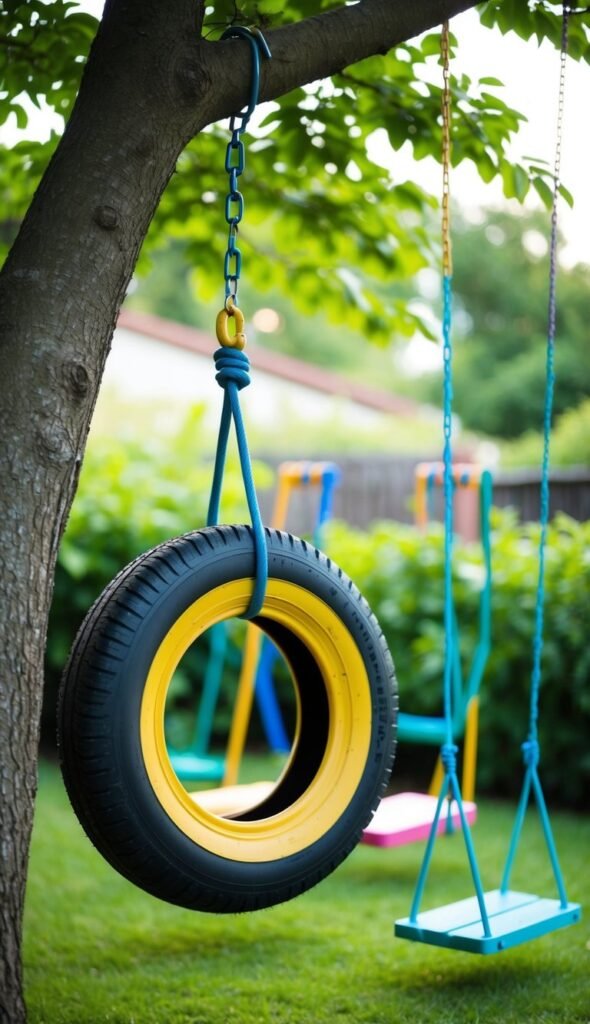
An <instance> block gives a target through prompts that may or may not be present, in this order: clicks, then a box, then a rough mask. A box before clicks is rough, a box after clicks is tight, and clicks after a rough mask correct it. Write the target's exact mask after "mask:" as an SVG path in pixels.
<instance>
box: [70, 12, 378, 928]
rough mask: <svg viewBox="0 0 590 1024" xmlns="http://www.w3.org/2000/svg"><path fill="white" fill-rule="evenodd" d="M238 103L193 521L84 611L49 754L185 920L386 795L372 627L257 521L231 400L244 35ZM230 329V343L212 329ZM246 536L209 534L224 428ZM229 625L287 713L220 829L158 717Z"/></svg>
mask: <svg viewBox="0 0 590 1024" xmlns="http://www.w3.org/2000/svg"><path fill="white" fill-rule="evenodd" d="M226 35H229V36H231V37H238V38H244V39H247V41H248V42H249V44H250V50H251V54H252V62H253V82H252V92H251V98H250V103H249V106H248V108H247V110H246V112H245V113H243V114H242V115H238V118H241V123H239V124H238V125H237V126H236V122H237V121H238V118H233V119H232V121H231V126H230V130H231V140H230V142H229V144H228V149H227V156H226V169H227V170H228V172H229V177H230V187H229V194H228V196H227V199H226V219H227V221H228V223H229V244H228V251H227V254H226V257H225V264H224V276H225V282H226V289H225V294H226V301H225V305H224V309H223V310H222V311H221V313H220V314H219V316H218V318H217V336H218V339H219V341H220V342H221V348H220V349H218V350H217V352H216V353H215V362H216V368H217V378H216V379H217V380H218V382H219V383H220V384H221V386H222V387H223V388H224V402H223V410H222V415H221V425H220V431H219V440H218V447H217V454H216V460H215V469H214V474H213V484H212V491H211V501H210V506H209V515H208V525H207V527H206V528H204V529H201V530H197V531H195V532H193V533H188V534H186V535H185V536H183V537H180V538H177V539H175V540H171V541H168V542H166V543H164V544H161V545H160V546H159V547H157V548H155V549H154V550H152V551H149V552H148V553H146V554H144V555H142V556H140V557H139V558H138V559H137V560H136V561H134V562H132V563H131V565H129V566H127V568H125V569H123V571H122V572H121V573H120V574H119V575H118V576H117V577H116V579H114V580H113V581H112V583H110V584H109V586H108V587H107V588H106V590H105V591H104V593H103V594H102V595H101V597H99V599H98V600H97V602H96V603H95V605H94V607H93V608H92V609H91V610H90V612H89V613H88V615H87V617H86V620H85V621H84V623H83V625H82V627H81V629H80V632H79V634H78V636H77V638H76V641H75V643H74V647H73V650H72V652H71V654H70V659H69V662H68V665H67V667H66V670H65V673H64V679H63V683H62V689H61V694H60V706H59V715H58V718H59V730H58V731H59V736H58V739H59V747H60V756H61V762H62V769H63V775H64V779H65V783H66V787H67V790H68V793H69V796H70V799H71V802H72V805H73V807H74V810H75V812H76V814H77V816H78V818H79V819H80V822H81V824H82V826H83V828H84V829H85V831H86V833H87V835H88V836H89V838H90V839H91V840H92V842H93V843H94V845H95V846H96V847H97V849H98V850H99V851H100V852H101V853H102V854H103V856H104V857H105V858H106V859H107V860H108V861H109V862H110V864H111V865H112V866H113V867H114V868H116V869H117V870H118V871H119V872H120V873H121V874H122V875H124V876H125V877H126V878H128V879H129V880H130V881H132V882H134V883H135V884H136V885H138V886H140V887H141V888H142V889H145V890H146V891H147V892H149V893H151V894H152V895H154V896H157V897H159V898H161V899H164V900H167V901H168V902H170V903H174V904H177V905H179V906H183V907H187V908H189V909H193V910H202V911H210V912H214V913H232V912H238V911H246V910H257V909H260V908H262V907H267V906H271V905H273V904H276V903H280V902H282V901H284V900H287V899H290V898H291V897H293V896H296V895H298V894H299V893H302V892H304V891H305V890H307V889H309V888H311V886H313V885H315V884H316V883H317V882H319V881H320V880H321V879H322V878H324V877H325V876H326V875H328V874H329V873H330V872H331V871H333V870H334V868H335V867H336V866H337V865H338V864H339V863H340V862H341V861H342V860H343V859H344V858H345V857H346V856H347V854H348V853H350V851H351V850H352V849H353V847H354V846H355V845H356V844H357V842H358V841H359V840H360V838H361V834H362V830H363V828H364V827H365V826H366V825H367V823H368V821H369V820H370V818H371V817H372V814H373V812H374V810H375V808H376V806H377V804H378V802H379V799H380V796H381V794H382V792H383V791H384V789H385V786H386V784H387V780H388V778H389V774H390V772H391V766H392V762H393V755H394V746H395V737H394V732H395V718H396V698H395V678H394V671H393V664H392V661H391V657H390V655H389V652H388V649H387V646H386V643H385V640H384V637H383V634H382V632H381V630H380V628H379V625H378V623H377V620H376V619H375V616H374V615H373V614H372V612H371V610H370V608H369V606H368V605H367V603H366V601H365V600H364V599H363V597H362V596H361V594H360V592H359V591H358V589H357V588H356V587H355V586H354V585H353V583H352V582H351V581H350V580H349V579H348V578H347V577H346V576H345V575H344V574H343V573H342V571H341V570H340V569H339V568H338V567H337V566H336V565H334V563H333V562H331V561H330V560H329V559H328V558H326V557H325V556H324V555H323V554H322V553H321V552H320V551H318V550H317V549H316V548H314V547H312V546H310V545H308V544H307V543H306V542H305V541H303V540H300V539H298V538H296V537H293V536H291V535H290V534H287V533H282V532H280V531H278V530H269V529H265V528H264V527H263V526H262V523H261V519H260V512H259V509H258V502H257V498H256V492H255V489H254V484H253V480H252V472H251V466H250V459H249V453H248V446H247V441H246V436H245V432H244V426H243V422H242V418H241V412H240V406H239V398H238V392H239V390H240V389H241V388H242V387H244V386H245V385H246V384H247V383H249V377H248V368H249V364H248V360H247V358H246V356H245V354H244V353H243V352H242V351H241V349H242V348H243V345H244V343H245V337H244V335H243V316H242V314H241V312H240V310H239V308H238V306H237V285H238V278H239V273H240V269H241V253H240V252H239V250H238V248H237V245H236V238H237V225H238V221H239V220H240V219H241V215H242V212H243V200H242V196H241V193H240V192H239V191H238V188H237V184H238V182H237V178H238V175H239V174H240V173H241V171H242V170H243V166H244V144H243V142H242V140H241V138H240V136H241V135H242V133H243V132H244V130H245V128H246V125H247V123H248V119H249V117H250V114H251V113H252V111H253V109H254V107H255V105H256V100H257V96H258V80H259V60H260V52H262V53H263V55H266V56H270V53H269V52H268V48H267V46H266V42H265V41H264V40H263V38H262V36H261V35H260V34H259V33H256V34H253V33H250V32H248V30H246V29H240V28H233V29H231V30H228V33H226ZM230 318H233V320H234V321H235V328H236V333H235V334H234V335H232V336H230V335H229V331H228V320H229V319H230ZM232 419H233V421H234V425H235V431H236V437H237V442H238V449H239V454H240V462H241V467H242V474H243V477H244V486H245V490H246V496H247V499H248V506H249V510H250V516H251V520H252V526H251V527H250V526H218V525H215V524H216V523H217V521H218V509H219V500H220V494H221V485H222V479H223V470H224V463H225V453H226V448H227V441H228V435H229V429H230V426H231V421H232ZM234 616H238V617H242V618H246V619H249V620H250V621H252V622H253V623H254V624H255V625H256V626H258V627H260V629H262V630H263V631H264V633H266V634H267V635H268V636H269V637H270V639H271V640H272V641H273V643H275V644H276V645H277V646H278V647H279V649H280V650H281V652H282V653H283V655H284V656H285V658H286V660H287V662H288V664H289V667H290V669H291V673H292V677H293V682H294V687H295V691H296V700H297V727H296V731H295V740H294V743H293V747H292V750H291V752H290V756H289V758H288V761H287V764H286V766H285V768H284V770H283V773H282V775H281V776H280V778H279V779H278V781H277V783H276V784H275V786H274V788H273V790H272V792H270V793H269V794H268V795H267V796H266V798H265V799H264V800H263V801H262V802H261V803H259V804H258V805H257V806H254V807H252V806H250V807H249V808H248V809H246V810H244V811H242V812H241V813H239V814H237V815H232V816H231V817H224V816H222V815H221V814H215V813H213V812H212V811H211V810H210V809H207V808H206V807H205V806H202V805H201V804H200V803H199V795H198V794H191V793H189V792H187V790H186V789H185V788H184V786H183V785H182V784H181V782H180V780H179V779H178V778H177V776H176V775H175V773H174V769H173V767H172V763H171V760H170V756H169V754H168V751H167V748H166V739H165V733H164V708H165V702H166V693H167V689H168V686H169V684H170V681H171V678H172V675H173V673H174V670H175V668H176V666H177V665H178V663H179V661H180V660H181V658H182V656H183V654H184V653H185V651H186V650H187V649H188V648H189V647H190V645H191V644H192V643H193V642H194V641H195V640H196V638H197V637H198V636H199V635H201V634H202V633H203V632H204V631H205V630H206V629H208V628H209V627H210V626H212V625H214V624H215V623H217V622H221V621H224V620H226V619H229V618H231V617H234Z"/></svg>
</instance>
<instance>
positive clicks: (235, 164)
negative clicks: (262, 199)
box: [221, 26, 271, 305]
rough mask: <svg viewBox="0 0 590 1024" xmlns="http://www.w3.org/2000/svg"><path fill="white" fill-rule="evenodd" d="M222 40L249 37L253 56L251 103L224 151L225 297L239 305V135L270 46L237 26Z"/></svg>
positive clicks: (242, 160) (242, 157) (242, 153)
mask: <svg viewBox="0 0 590 1024" xmlns="http://www.w3.org/2000/svg"><path fill="white" fill-rule="evenodd" d="M221 38H222V39H247V40H248V42H249V43H250V52H251V57H252V85H251V89H250V99H249V101H248V106H247V107H246V109H245V110H244V111H242V112H241V113H240V114H234V116H233V117H232V118H231V120H230V126H229V130H230V132H231V138H230V140H229V142H228V144H227V150H226V153H225V170H226V171H227V173H228V175H229V189H228V193H227V195H226V197H225V219H226V222H227V224H228V237H227V249H226V252H225V257H224V260H223V277H224V280H225V299H226V302H227V300H228V299H231V300H232V302H233V303H234V304H236V305H237V300H238V282H239V280H240V274H241V272H242V253H241V250H240V247H239V245H238V233H239V227H238V225H239V223H240V221H241V220H242V217H243V216H244V197H243V195H242V193H241V192H240V190H239V188H238V178H239V177H240V175H241V174H242V172H243V170H244V167H245V166H246V150H245V147H244V143H243V142H242V140H241V138H240V136H241V135H243V133H244V132H245V131H246V128H247V127H248V122H249V120H250V117H251V115H252V113H253V111H254V109H255V107H256V103H257V102H258V90H259V87H260V54H261V53H262V55H263V56H264V57H270V55H271V53H270V49H269V47H268V43H267V42H266V39H265V38H264V36H263V35H262V33H261V32H258V31H256V30H254V29H253V30H250V29H247V28H243V27H242V26H234V27H232V28H228V29H226V31H225V32H224V33H223V35H222V36H221Z"/></svg>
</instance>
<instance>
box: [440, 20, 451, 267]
mask: <svg viewBox="0 0 590 1024" xmlns="http://www.w3.org/2000/svg"><path fill="white" fill-rule="evenodd" d="M440 52H441V58H442V68H443V90H442V166H443V188H442V264H443V274H444V275H445V277H451V275H452V273H453V256H452V250H451V211H450V196H451V190H450V186H449V168H450V162H451V89H450V84H449V79H450V73H449V23H448V21H443V26H442V32H441V37H440Z"/></svg>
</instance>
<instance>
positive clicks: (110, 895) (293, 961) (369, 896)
mask: <svg viewBox="0 0 590 1024" xmlns="http://www.w3.org/2000/svg"><path fill="white" fill-rule="evenodd" d="M512 813H513V809H512V808H511V807H508V806H506V805H504V804H496V803H493V802H490V801H485V802H484V803H483V804H482V805H481V806H480V818H479V822H478V824H477V827H476V830H475V841H476V845H477V850H478V854H479V856H480V861H481V868H482V874H483V877H484V885H486V886H487V887H488V888H493V887H495V886H496V884H497V882H498V877H499V872H500V868H501V864H502V858H503V856H504V854H505V849H506V843H507V838H508V834H509V830H510V826H511V822H512ZM553 820H554V828H555V833H556V839H557V843H558V848H559V852H560V856H561V860H562V867H563V870H564V873H565V875H566V881H567V883H568V896H569V898H570V899H571V900H578V901H580V902H583V903H584V904H585V906H586V908H588V909H587V910H586V918H585V919H584V920H583V921H582V923H581V924H579V925H577V926H575V927H573V928H568V929H565V930H563V931H560V932H556V933H555V934H554V935H551V936H546V937H545V938H543V939H539V940H537V941H535V942H532V943H531V944H530V945H527V946H521V947H519V948H517V949H515V950H513V951H511V952H508V953H505V954H500V955H498V956H492V957H477V956H473V955H471V954H468V953H460V952H451V951H448V950H437V949H434V948H431V947H426V946H421V945H418V944H414V943H409V942H403V941H401V940H396V939H394V938H393V935H392V929H393V920H394V919H395V918H396V917H400V916H404V915H405V914H407V912H408V910H409V904H410V898H411V894H412V889H413V885H414V882H415V878H416V873H417V870H418V864H419V858H420V855H421V852H422V849H423V847H422V846H419V847H417V846H414V847H411V846H410V847H405V848H402V849H398V850H380V849H375V848H371V847H359V848H358V849H357V850H356V851H355V852H354V853H353V854H352V856H351V857H350V858H349V859H348V861H346V863H345V864H343V865H342V866H341V867H340V868H339V869H338V870H337V871H336V872H335V874H334V875H332V876H331V877H330V878H329V879H327V880H326V881H324V882H322V883H321V885H319V886H318V887H317V888H316V889H313V890H312V891H311V892H309V893H307V894H306V895H304V896H301V897H299V899H297V900H295V901H293V902H292V903H289V904H283V905H282V906H280V907H277V908H275V909H273V910H265V911H263V912H261V913H259V914H251V915H246V916H239V917H212V916H209V915H205V914H195V913H191V912H190V911H186V910H179V909H178V908H176V907H172V906H168V905H166V904H164V903H161V902H159V901H158V900H155V899H152V898H151V897H150V896H148V895H146V894H145V893H143V892H141V891H140V890H139V889H135V888H134V887H133V886H131V885H130V884H129V883H128V882H126V881H125V880H124V879H123V878H121V877H120V876H119V875H117V874H116V873H115V872H114V871H113V870H112V869H111V868H110V867H109V865H108V864H106V863H105V862H104V861H103V860H102V858H101V857H100V856H99V855H98V854H97V853H96V852H95V851H94V849H93V847H92V846H91V844H90V843H89V841H88V840H87V839H86V838H85V836H84V834H83V832H82V830H81V828H80V826H79V825H78V824H77V822H76V820H75V818H74V815H73V812H72V810H71V808H70V806H69V803H68V800H67V797H66V795H65V792H64V790H63V786H62V783H61V780H60V777H59V773H58V770H57V768H56V767H55V766H53V765H48V764H44V765H42V771H41V784H40V790H39V800H38V807H37V817H36V825H35V831H34V837H33V848H32V855H31V868H30V876H29V887H28V897H27V909H26V920H25V978H26V992H27V1002H28V1007H29V1014H30V1021H31V1024H41V1022H44V1024H62V1022H63V1024H65V1022H68V1024H103V1022H105V1024H106V1022H109V1024H156V1022H157V1024H267V1022H268V1024H270V1022H272V1024H316V1022H317V1024H323V1022H330V1024H339V1022H342V1024H344V1022H355V1024H356V1022H359V1024H360V1022H363V1024H364V1022H366V1024H394V1022H400V1024H402V1022H404V1024H405V1022H412V1024H430V1022H436V1024H445V1022H453V1024H457V1022H473V1024H476V1022H481V1024H496V1022H497V1024H513V1022H514V1024H516V1022H518V1024H523V1022H526V1024H529V1022H530V1024H532V1022H539V1024H550V1022H555V1024H558V1022H559V1024H573V1022H576V1024H581V1022H590V941H589V940H590V821H589V820H588V819H583V818H581V817H574V816H573V815H567V814H556V815H555V816H554V819H553ZM513 886H514V888H519V887H520V888H523V889H525V890H527V891H531V890H532V891H535V892H543V893H545V894H547V895H551V896H553V895H554V892H553V886H552V882H551V875H550V868H549V865H548V863H547V858H546V855H545V853H544V849H543V846H542V841H541V837H540V833H539V830H538V827H537V822H536V818H535V816H534V815H531V822H530V824H527V827H526V830H525V833H524V836H523V847H522V851H521V854H520V857H519V859H518V861H517V865H516V869H515V875H514V879H513ZM468 895H471V892H470V887H469V880H468V877H467V869H466V864H465V858H464V852H463V845H462V840H461V838H460V837H459V836H454V837H450V838H449V837H445V838H443V839H441V840H439V842H438V844H437V851H436V853H435V858H434V862H433V866H432V871H431V879H430V882H429V886H428V888H427V892H426V897H425V901H424V908H425V909H426V908H427V907H428V906H434V905H437V904H443V903H447V902H449V901H451V900H455V899H460V898H462V897H464V896H468Z"/></svg>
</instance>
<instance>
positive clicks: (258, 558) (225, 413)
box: [207, 348, 268, 619]
mask: <svg viewBox="0 0 590 1024" xmlns="http://www.w3.org/2000/svg"><path fill="white" fill-rule="evenodd" d="M213 358H214V359H215V367H216V369H217V373H216V375H215V380H216V381H217V383H218V384H219V386H220V387H222V388H223V389H224V396H223V407H222V410H221V420H220V424H219V435H218V438H217V451H216V453H215V468H214V470H213V482H212V484H211V497H210V499H209V510H208V513H207V526H215V525H216V523H217V522H218V521H219V504H220V500H221V489H222V485H223V472H224V469H225V460H226V455H227V443H228V438H229V431H230V427H231V423H232V419H233V422H234V427H235V432H236V440H237V443H238V452H239V456H240V466H241V469H242V478H243V481H244V490H245V492H246V500H247V502H248V509H249V512H250V519H251V521H252V530H253V533H254V557H255V575H254V589H253V591H252V596H251V598H250V604H249V605H248V608H247V609H246V611H245V612H244V615H243V616H242V618H245V619H252V618H254V617H255V616H256V615H258V613H259V612H260V610H261V608H262V605H263V603H264V595H265V593H266V584H267V581H268V551H267V547H266V536H265V533H264V526H263V524H262V518H261V515H260V508H259V505H258V498H257V496H256V488H255V486H254V478H253V475H252V463H251V461H250V452H249V449H248V440H247V438H246V430H245V427H244V421H243V418H242V410H241V409H240V399H239V392H240V391H241V390H242V388H245V387H247V386H248V384H249V383H250V374H249V369H250V363H249V360H248V356H247V355H246V353H245V352H242V351H240V350H239V349H236V348H218V349H217V351H216V352H215V353H214V357H213Z"/></svg>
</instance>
